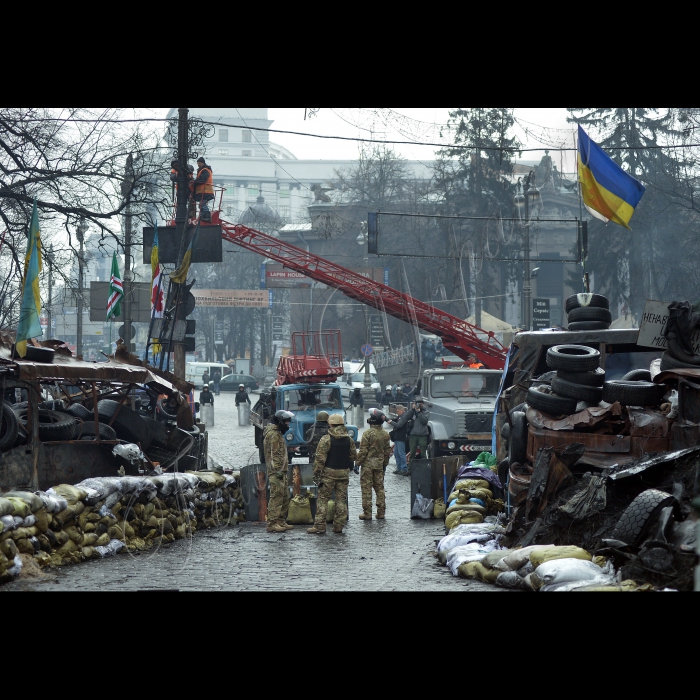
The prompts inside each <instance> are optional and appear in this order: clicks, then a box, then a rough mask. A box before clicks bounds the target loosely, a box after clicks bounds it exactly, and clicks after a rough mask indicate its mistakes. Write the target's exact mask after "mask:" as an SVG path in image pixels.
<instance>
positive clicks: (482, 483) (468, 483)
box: [447, 479, 491, 501]
mask: <svg viewBox="0 0 700 700" xmlns="http://www.w3.org/2000/svg"><path fill="white" fill-rule="evenodd" d="M490 488H491V486H490V484H489V482H488V481H486V479H460V480H459V481H458V482H457V483H456V484H455V485H454V488H453V489H452V490H453V491H460V490H461V489H490ZM447 500H448V501H449V500H450V499H449V498H448V499H447Z"/></svg>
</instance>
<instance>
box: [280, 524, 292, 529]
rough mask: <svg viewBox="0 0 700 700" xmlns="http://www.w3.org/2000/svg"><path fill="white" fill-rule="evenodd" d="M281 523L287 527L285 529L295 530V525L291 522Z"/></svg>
mask: <svg viewBox="0 0 700 700" xmlns="http://www.w3.org/2000/svg"><path fill="white" fill-rule="evenodd" d="M280 525H281V526H282V527H283V528H284V529H285V530H293V529H294V525H290V524H289V523H280Z"/></svg>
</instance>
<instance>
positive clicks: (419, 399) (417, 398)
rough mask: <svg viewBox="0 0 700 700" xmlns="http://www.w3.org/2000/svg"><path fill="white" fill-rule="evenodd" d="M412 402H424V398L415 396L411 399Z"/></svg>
mask: <svg viewBox="0 0 700 700" xmlns="http://www.w3.org/2000/svg"><path fill="white" fill-rule="evenodd" d="M413 402H414V403H425V399H424V398H423V397H422V396H416V398H415V399H413Z"/></svg>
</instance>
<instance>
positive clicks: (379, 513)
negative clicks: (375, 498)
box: [375, 511, 384, 520]
mask: <svg viewBox="0 0 700 700" xmlns="http://www.w3.org/2000/svg"><path fill="white" fill-rule="evenodd" d="M375 517H376V518H377V520H384V511H381V512H380V511H377V515H376V516H375Z"/></svg>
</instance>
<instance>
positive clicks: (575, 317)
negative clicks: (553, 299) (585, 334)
mask: <svg viewBox="0 0 700 700" xmlns="http://www.w3.org/2000/svg"><path fill="white" fill-rule="evenodd" d="M564 310H565V311H566V313H567V320H568V322H569V330H570V331H599V330H605V329H607V328H610V324H611V323H612V314H611V313H610V302H609V301H608V299H607V297H604V296H602V295H601V294H574V295H572V296H570V297H569V298H568V299H567V300H566V301H565V302H564Z"/></svg>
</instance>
